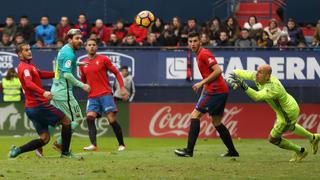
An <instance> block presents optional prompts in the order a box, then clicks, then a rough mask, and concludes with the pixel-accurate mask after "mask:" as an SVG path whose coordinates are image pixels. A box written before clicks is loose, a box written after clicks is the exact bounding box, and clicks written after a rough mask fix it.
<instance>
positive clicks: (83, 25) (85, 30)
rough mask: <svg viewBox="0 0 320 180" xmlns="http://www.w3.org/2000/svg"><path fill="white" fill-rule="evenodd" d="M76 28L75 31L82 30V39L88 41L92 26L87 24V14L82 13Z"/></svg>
mask: <svg viewBox="0 0 320 180" xmlns="http://www.w3.org/2000/svg"><path fill="white" fill-rule="evenodd" d="M74 28H75V29H80V31H81V33H82V39H83V40H84V41H86V40H87V39H88V37H89V34H90V26H89V24H88V23H87V18H86V15H85V14H83V13H81V14H80V15H79V16H78V24H75V25H74Z"/></svg>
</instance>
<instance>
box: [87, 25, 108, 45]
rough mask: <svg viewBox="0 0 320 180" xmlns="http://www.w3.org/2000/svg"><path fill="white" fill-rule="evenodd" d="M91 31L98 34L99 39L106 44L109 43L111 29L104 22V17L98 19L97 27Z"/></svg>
mask: <svg viewBox="0 0 320 180" xmlns="http://www.w3.org/2000/svg"><path fill="white" fill-rule="evenodd" d="M91 32H92V33H95V34H96V35H97V39H99V40H100V41H101V42H102V44H103V45H104V46H106V45H107V44H108V42H109V39H110V35H111V30H110V29H109V28H107V27H106V26H105V25H104V24H103V21H102V19H97V20H96V24H95V27H93V28H92V29H91Z"/></svg>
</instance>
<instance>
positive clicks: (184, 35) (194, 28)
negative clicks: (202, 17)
mask: <svg viewBox="0 0 320 180" xmlns="http://www.w3.org/2000/svg"><path fill="white" fill-rule="evenodd" d="M190 32H196V33H199V34H200V32H201V28H200V26H198V24H197V20H196V19H195V18H194V17H192V18H189V19H188V22H187V25H186V26H185V27H184V28H183V30H182V32H181V41H182V42H181V44H182V45H184V46H185V45H187V44H188V34H189V33H190Z"/></svg>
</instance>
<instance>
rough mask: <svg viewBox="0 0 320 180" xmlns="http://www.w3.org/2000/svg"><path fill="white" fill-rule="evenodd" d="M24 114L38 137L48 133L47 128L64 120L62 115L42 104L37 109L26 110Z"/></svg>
mask: <svg viewBox="0 0 320 180" xmlns="http://www.w3.org/2000/svg"><path fill="white" fill-rule="evenodd" d="M26 114H27V116H28V118H29V119H30V120H31V121H32V123H33V126H34V128H35V129H36V131H37V133H38V134H39V135H40V134H41V133H43V132H48V126H49V125H50V126H55V125H57V124H58V123H59V122H60V120H61V119H63V118H64V116H65V115H64V113H63V112H62V111H61V110H60V109H58V108H56V107H54V106H53V105H51V104H43V105H40V106H38V107H33V108H26Z"/></svg>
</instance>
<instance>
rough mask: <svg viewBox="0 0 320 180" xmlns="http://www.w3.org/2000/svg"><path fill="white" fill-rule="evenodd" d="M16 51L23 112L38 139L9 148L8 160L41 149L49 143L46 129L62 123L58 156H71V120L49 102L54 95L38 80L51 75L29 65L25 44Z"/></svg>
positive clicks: (28, 52)
mask: <svg viewBox="0 0 320 180" xmlns="http://www.w3.org/2000/svg"><path fill="white" fill-rule="evenodd" d="M16 52H17V54H18V56H19V59H20V64H19V66H18V77H19V80H20V82H21V85H22V88H23V90H24V94H25V97H26V103H25V111H26V114H27V116H28V118H29V119H30V120H31V121H32V123H33V125H34V127H35V129H36V131H37V133H38V134H39V136H40V138H39V139H34V140H32V141H30V142H28V143H27V144H25V145H23V146H20V147H15V146H13V147H11V149H10V152H9V156H10V158H15V157H17V156H18V155H19V154H21V153H24V152H28V151H32V150H35V149H37V148H41V147H42V146H44V145H45V144H47V143H48V142H49V140H50V135H49V132H48V126H49V125H51V126H55V125H56V124H58V123H61V124H62V132H61V136H62V142H63V149H62V152H61V157H70V156H71V153H70V152H69V146H70V140H71V125H70V124H71V121H70V120H69V119H68V118H67V117H66V116H65V114H64V113H63V112H62V111H60V110H59V109H57V108H56V107H54V106H52V105H51V104H50V103H49V101H50V99H52V96H53V95H52V94H51V92H49V91H45V90H44V89H43V87H42V84H41V80H40V79H50V78H53V77H54V73H53V72H48V71H40V70H39V69H37V68H36V67H35V66H34V64H32V52H31V50H30V46H29V45H28V44H25V43H22V44H19V45H18V46H17V48H16Z"/></svg>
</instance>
